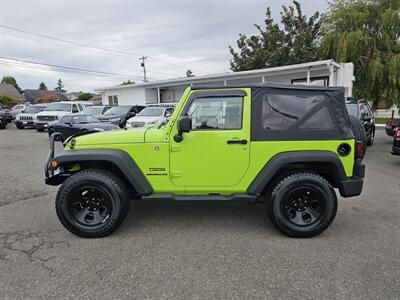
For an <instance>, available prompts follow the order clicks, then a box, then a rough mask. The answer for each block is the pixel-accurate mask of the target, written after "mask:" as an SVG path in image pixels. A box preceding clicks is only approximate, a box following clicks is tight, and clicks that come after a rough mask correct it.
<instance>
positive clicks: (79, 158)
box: [45, 84, 365, 238]
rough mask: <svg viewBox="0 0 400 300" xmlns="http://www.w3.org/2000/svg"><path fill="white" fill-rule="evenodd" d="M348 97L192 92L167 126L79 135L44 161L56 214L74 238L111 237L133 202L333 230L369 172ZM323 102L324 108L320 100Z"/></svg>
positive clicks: (294, 90) (314, 231)
mask: <svg viewBox="0 0 400 300" xmlns="http://www.w3.org/2000/svg"><path fill="white" fill-rule="evenodd" d="M344 91H345V90H344V88H342V87H317V86H296V85H277V84H262V85H261V84H257V85H247V86H241V87H237V86H221V87H215V86H214V87H211V88H206V87H203V88H201V87H188V88H187V89H186V91H185V92H184V93H183V96H182V98H181V100H180V101H179V104H178V105H177V107H176V110H175V112H174V114H173V115H172V116H171V118H170V119H169V122H168V123H167V124H165V125H163V126H160V127H159V126H151V127H149V128H143V127H142V128H137V129H136V130H116V131H113V132H100V133H94V134H87V135H79V136H75V137H73V138H70V139H69V140H67V141H65V142H64V146H65V147H64V151H62V152H60V153H59V154H58V155H56V156H54V139H55V137H56V136H53V137H54V138H51V139H50V151H49V155H48V159H47V161H46V166H47V167H46V169H45V182H46V183H47V184H49V185H61V187H60V188H59V191H58V193H57V196H56V205H55V206H56V213H57V216H58V218H59V220H60V222H61V223H62V224H63V225H64V227H65V228H66V229H67V230H69V231H70V232H72V233H74V234H76V235H78V236H81V237H92V238H93V237H97V238H98V237H104V236H106V235H109V234H110V233H112V232H113V231H114V230H116V229H117V228H118V227H119V226H120V225H121V224H122V222H123V220H124V219H125V217H126V216H127V215H128V212H129V207H130V205H131V198H132V200H134V201H178V202H184V201H190V202H196V201H211V202H221V203H222V202H230V201H251V202H254V201H260V202H261V201H263V202H264V201H265V203H266V209H267V212H268V214H269V218H270V220H271V221H272V224H273V225H274V226H275V227H276V228H277V229H278V230H279V231H280V232H282V233H283V234H285V235H287V236H291V237H298V238H306V237H312V236H316V235H318V234H320V233H321V232H323V231H324V230H325V229H327V228H328V227H329V226H330V224H332V222H333V220H334V218H335V215H336V212H337V207H338V199H337V196H336V192H335V190H334V189H335V188H336V189H337V190H338V193H340V195H341V196H342V197H354V196H358V195H360V194H361V192H362V188H363V180H364V172H365V165H364V163H363V161H362V158H363V151H362V150H363V148H362V144H361V142H359V141H358V138H357V136H358V135H359V133H360V132H362V133H364V129H363V128H362V124H361V122H360V121H359V120H358V119H357V118H355V117H353V118H354V120H355V121H356V122H357V126H353V123H352V122H351V120H350V117H349V115H348V112H347V110H346V106H345V99H344ZM315 99H323V101H315Z"/></svg>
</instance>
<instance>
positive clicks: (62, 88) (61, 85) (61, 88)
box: [54, 78, 66, 94]
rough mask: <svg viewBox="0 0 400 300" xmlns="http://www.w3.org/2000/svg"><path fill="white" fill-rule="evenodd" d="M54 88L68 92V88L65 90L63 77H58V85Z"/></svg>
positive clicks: (61, 91)
mask: <svg viewBox="0 0 400 300" xmlns="http://www.w3.org/2000/svg"><path fill="white" fill-rule="evenodd" d="M54 90H55V91H56V92H58V93H61V94H64V93H65V92H66V90H64V84H63V82H62V80H61V78H59V79H58V81H57V86H56V87H55V88H54Z"/></svg>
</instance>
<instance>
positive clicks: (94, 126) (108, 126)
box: [81, 122, 119, 129]
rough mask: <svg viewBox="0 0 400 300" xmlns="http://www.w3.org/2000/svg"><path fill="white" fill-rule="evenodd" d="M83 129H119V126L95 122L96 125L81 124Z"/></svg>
mask: <svg viewBox="0 0 400 300" xmlns="http://www.w3.org/2000/svg"><path fill="white" fill-rule="evenodd" d="M81 125H82V126H84V127H87V128H96V127H100V128H103V129H119V126H117V125H114V124H111V123H103V122H96V123H86V124H81Z"/></svg>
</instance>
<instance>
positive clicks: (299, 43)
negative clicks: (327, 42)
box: [229, 1, 321, 71]
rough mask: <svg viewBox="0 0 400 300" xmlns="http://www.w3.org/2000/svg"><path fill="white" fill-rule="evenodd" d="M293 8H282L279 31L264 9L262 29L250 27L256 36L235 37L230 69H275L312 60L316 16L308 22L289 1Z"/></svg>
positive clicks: (317, 22) (296, 6) (268, 11)
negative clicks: (235, 47) (235, 46)
mask: <svg viewBox="0 0 400 300" xmlns="http://www.w3.org/2000/svg"><path fill="white" fill-rule="evenodd" d="M293 4H294V7H293V6H282V9H283V11H282V12H281V23H282V25H283V26H282V29H281V28H280V27H279V25H278V24H277V23H274V20H273V18H272V16H271V10H270V8H269V7H267V11H266V19H265V21H264V27H263V28H262V27H261V26H260V25H254V26H255V27H256V28H257V30H258V34H257V35H251V36H249V37H248V36H247V35H246V34H239V39H238V40H237V42H236V44H237V48H238V49H239V51H238V52H236V51H235V49H234V48H233V47H231V46H229V51H230V53H231V55H232V59H231V62H230V64H231V69H232V70H233V71H245V70H253V69H262V68H268V67H275V66H283V65H290V64H296V63H304V62H309V61H313V60H316V59H317V58H318V57H317V53H318V52H317V49H318V40H319V29H320V26H321V23H320V16H319V12H316V13H314V14H313V15H312V16H311V17H310V18H309V19H307V17H306V15H304V14H303V12H302V10H301V6H300V3H299V2H297V1H293Z"/></svg>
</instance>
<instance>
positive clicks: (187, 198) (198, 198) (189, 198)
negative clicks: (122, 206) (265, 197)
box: [142, 193, 257, 203]
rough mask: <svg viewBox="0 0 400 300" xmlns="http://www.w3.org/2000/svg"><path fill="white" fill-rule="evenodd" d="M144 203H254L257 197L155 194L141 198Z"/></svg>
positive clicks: (241, 195) (246, 195)
mask: <svg viewBox="0 0 400 300" xmlns="http://www.w3.org/2000/svg"><path fill="white" fill-rule="evenodd" d="M142 199H143V200H145V201H177V202H195V203H198V202H254V201H255V200H256V199H257V196H254V195H249V194H232V195H220V194H208V195H175V194H169V193H165V194H164V193H156V194H151V195H148V196H142Z"/></svg>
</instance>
